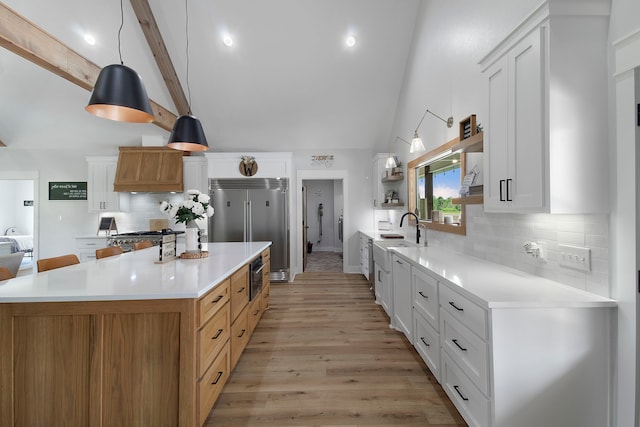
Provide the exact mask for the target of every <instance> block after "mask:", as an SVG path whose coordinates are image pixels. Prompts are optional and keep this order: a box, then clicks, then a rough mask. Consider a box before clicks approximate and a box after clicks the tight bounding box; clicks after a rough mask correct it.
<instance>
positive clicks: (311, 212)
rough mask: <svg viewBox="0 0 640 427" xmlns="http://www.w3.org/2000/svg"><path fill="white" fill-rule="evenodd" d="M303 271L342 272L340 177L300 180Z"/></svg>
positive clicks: (342, 204) (342, 215)
mask: <svg viewBox="0 0 640 427" xmlns="http://www.w3.org/2000/svg"><path fill="white" fill-rule="evenodd" d="M302 187H303V194H302V197H303V201H302V206H303V214H302V219H303V235H304V236H305V237H304V238H303V243H304V246H305V247H304V250H303V260H304V262H303V272H327V273H329V272H330V273H342V272H343V271H344V263H343V236H342V224H343V219H344V202H343V197H342V194H343V190H342V180H338V179H315V180H304V181H302Z"/></svg>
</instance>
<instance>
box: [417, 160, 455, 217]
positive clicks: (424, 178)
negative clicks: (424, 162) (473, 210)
mask: <svg viewBox="0 0 640 427" xmlns="http://www.w3.org/2000/svg"><path fill="white" fill-rule="evenodd" d="M434 166H435V165H431V166H424V167H421V168H419V169H418V171H417V180H418V182H417V187H418V191H417V196H418V200H417V210H418V216H419V217H420V219H423V220H432V218H433V211H437V212H438V222H443V221H444V217H445V215H447V216H451V223H452V224H457V223H459V221H460V211H461V205H456V204H453V203H452V199H453V198H455V197H459V191H460V164H459V163H454V164H451V163H449V164H448V165H445V166H443V165H442V164H440V165H439V166H440V167H438V168H437V170H432V169H436V168H435V167H434Z"/></svg>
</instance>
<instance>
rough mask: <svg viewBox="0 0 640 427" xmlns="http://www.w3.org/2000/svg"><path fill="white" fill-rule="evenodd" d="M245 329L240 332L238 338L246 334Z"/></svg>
mask: <svg viewBox="0 0 640 427" xmlns="http://www.w3.org/2000/svg"><path fill="white" fill-rule="evenodd" d="M246 331H247V330H246V329H243V330H242V332H240V335H238V338H242V336H243V335H244V333H245V332H246Z"/></svg>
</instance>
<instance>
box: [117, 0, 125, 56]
mask: <svg viewBox="0 0 640 427" xmlns="http://www.w3.org/2000/svg"><path fill="white" fill-rule="evenodd" d="M123 26H124V7H123V6H122V0H120V28H119V29H118V55H120V65H124V62H123V61H122V49H121V47H120V33H121V32H122V27H123Z"/></svg>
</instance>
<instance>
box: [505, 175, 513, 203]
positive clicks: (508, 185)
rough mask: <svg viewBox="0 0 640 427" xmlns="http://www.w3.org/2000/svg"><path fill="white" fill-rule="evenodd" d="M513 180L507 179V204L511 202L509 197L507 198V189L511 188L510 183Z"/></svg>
mask: <svg viewBox="0 0 640 427" xmlns="http://www.w3.org/2000/svg"><path fill="white" fill-rule="evenodd" d="M512 181H513V180H512V179H511V178H509V179H507V186H506V187H507V202H512V201H513V199H511V196H509V187H511V182H512Z"/></svg>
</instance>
